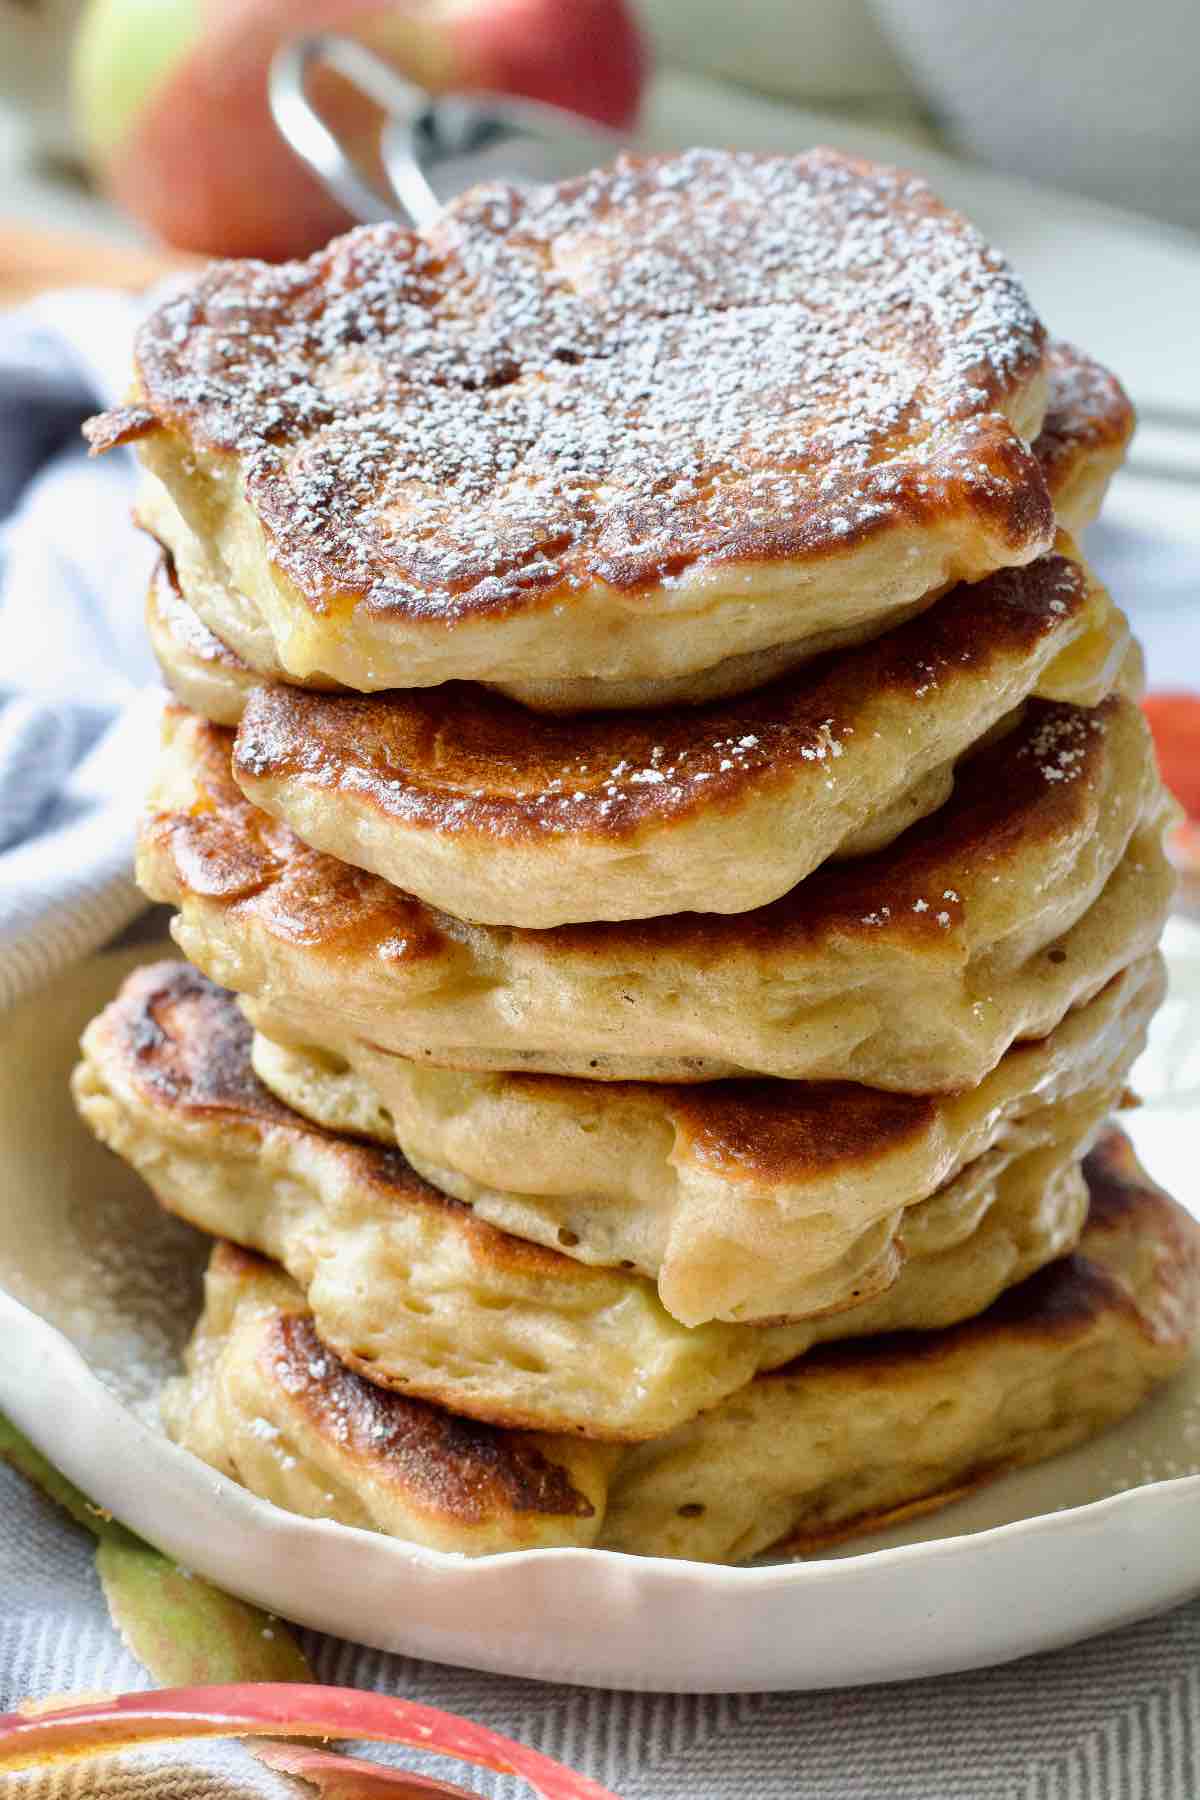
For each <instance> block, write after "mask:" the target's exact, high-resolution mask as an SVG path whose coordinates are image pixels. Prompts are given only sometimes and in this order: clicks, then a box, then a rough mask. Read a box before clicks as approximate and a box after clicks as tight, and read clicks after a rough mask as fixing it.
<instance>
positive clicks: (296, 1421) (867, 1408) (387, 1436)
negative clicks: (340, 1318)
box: [164, 1132, 1198, 1562]
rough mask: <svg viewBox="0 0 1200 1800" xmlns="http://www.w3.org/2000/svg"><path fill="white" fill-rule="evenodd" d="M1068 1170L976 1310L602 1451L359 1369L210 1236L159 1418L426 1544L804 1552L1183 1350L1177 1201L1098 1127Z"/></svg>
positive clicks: (1109, 1420)
mask: <svg viewBox="0 0 1200 1800" xmlns="http://www.w3.org/2000/svg"><path fill="white" fill-rule="evenodd" d="M1085 1171H1086V1175H1087V1184H1088V1189H1089V1191H1090V1196H1091V1212H1090V1216H1089V1218H1088V1222H1087V1229H1086V1231H1085V1233H1084V1236H1083V1240H1082V1242H1081V1244H1080V1246H1079V1249H1078V1251H1077V1252H1076V1253H1075V1254H1073V1255H1070V1256H1066V1257H1064V1258H1063V1259H1062V1260H1060V1261H1058V1262H1055V1263H1053V1264H1051V1265H1050V1266H1049V1267H1047V1268H1045V1269H1043V1270H1042V1271H1041V1273H1039V1274H1036V1275H1034V1276H1032V1277H1031V1278H1030V1279H1029V1280H1027V1281H1025V1282H1023V1283H1022V1284H1021V1285H1019V1286H1017V1287H1014V1288H1011V1289H1010V1290H1009V1291H1008V1292H1007V1293H1006V1294H1005V1295H1004V1296H1003V1297H1002V1298H1001V1299H1000V1300H998V1301H997V1302H996V1303H995V1304H994V1305H993V1306H992V1307H991V1309H990V1310H989V1311H987V1312H985V1313H984V1314H983V1315H982V1316H981V1317H979V1318H977V1319H975V1320H973V1321H971V1322H969V1323H966V1324H961V1325H958V1326H956V1327H953V1328H951V1329H948V1330H945V1331H941V1332H936V1333H908V1334H894V1335H892V1336H888V1337H882V1338H878V1339H873V1340H867V1341H865V1342H863V1343H858V1344H847V1345H839V1346H831V1347H829V1348H827V1349H825V1350H819V1351H815V1352H812V1353H810V1354H809V1355H808V1356H806V1357H805V1358H804V1359H803V1361H801V1362H799V1363H794V1364H792V1365H790V1366H789V1367H787V1368H784V1369H781V1370H779V1371H777V1372H776V1373H774V1374H771V1375H765V1376H760V1377H759V1378H758V1379H757V1380H755V1381H754V1382H752V1383H751V1384H750V1385H749V1386H748V1387H746V1388H743V1389H742V1390H740V1391H739V1392H738V1393H737V1394H735V1395H732V1396H731V1397H730V1398H729V1399H728V1400H727V1401H725V1402H724V1403H723V1404H721V1405H720V1406H718V1407H716V1408H714V1409H713V1410H712V1411H711V1412H708V1413H706V1414H704V1415H703V1416H702V1417H701V1418H699V1419H696V1420H693V1421H692V1422H691V1423H689V1424H686V1425H684V1426H682V1427H680V1428H679V1429H678V1430H676V1431H675V1432H673V1433H671V1434H670V1435H669V1436H668V1437H665V1438H662V1439H659V1440H657V1441H656V1442H653V1443H649V1444H644V1445H641V1446H639V1447H638V1448H636V1449H634V1450H631V1451H625V1452H620V1451H614V1450H612V1449H611V1448H605V1447H603V1446H600V1445H594V1444H582V1443H577V1442H576V1443H573V1442H572V1441H571V1440H569V1439H564V1438H562V1437H557V1438H555V1437H540V1438H534V1437H528V1436H524V1435H520V1434H516V1433H509V1432H502V1431H496V1430H493V1429H489V1428H488V1427H486V1426H476V1425H472V1424H469V1423H466V1422H464V1421H461V1420H456V1419H454V1418H453V1417H452V1416H451V1415H448V1414H445V1413H442V1412H440V1411H439V1410H438V1409H437V1408H434V1407H429V1406H424V1405H423V1404H422V1403H421V1402H419V1401H414V1400H411V1399H409V1398H407V1397H405V1396H401V1395H398V1394H393V1393H388V1392H386V1391H384V1390H383V1389H380V1388H378V1387H375V1386H373V1385H372V1384H370V1383H368V1382H366V1381H364V1380H363V1379H362V1378H361V1377H360V1376H358V1375H356V1374H354V1373H352V1372H351V1371H350V1370H348V1369H346V1368H344V1367H342V1366H339V1364H338V1363H337V1362H336V1360H335V1359H334V1358H333V1357H332V1356H331V1355H330V1354H329V1353H328V1352H327V1351H325V1350H324V1349H323V1348H322V1347H321V1345H320V1340H319V1339H317V1338H316V1336H315V1334H314V1333H313V1331H312V1325H311V1320H310V1319H309V1317H308V1316H307V1314H306V1309H305V1307H304V1302H303V1298H302V1296H301V1294H300V1292H299V1290H298V1289H297V1288H295V1287H294V1286H292V1285H291V1284H290V1283H288V1282H287V1281H286V1279H285V1278H284V1277H282V1276H281V1275H279V1274H278V1273H277V1272H276V1271H273V1270H272V1269H271V1268H270V1266H269V1265H267V1264H263V1263H261V1262H258V1261H257V1259H252V1258H248V1257H245V1256H244V1255H243V1254H242V1253H240V1252H237V1251H232V1250H231V1249H230V1248H229V1247H228V1246H218V1248H217V1250H216V1251H215V1252H214V1257H213V1264H212V1269H211V1271H210V1276H209V1284H208V1291H207V1296H208V1297H207V1304H206V1310H205V1314H204V1316H203V1318H202V1319H201V1321H200V1324H199V1325H198V1327H197V1330H196V1334H195V1336H194V1338H193V1341H192V1347H191V1350H190V1352H189V1356H188V1372H187V1374H186V1376H185V1377H184V1378H183V1379H181V1380H179V1381H177V1382H175V1383H173V1384H172V1385H171V1387H170V1388H169V1389H168V1392H167V1396H166V1403H165V1407H164V1412H165V1416H166V1421H167V1425H168V1429H169V1430H170V1432H171V1435H172V1436H173V1437H174V1438H176V1440H177V1441H178V1442H180V1443H182V1444H184V1445H185V1446H186V1447H187V1448H189V1449H191V1450H192V1451H194V1452H195V1453H196V1454H197V1455H198V1456H201V1457H203V1458H204V1460H205V1461H206V1462H208V1463H210V1464H212V1465H213V1466H214V1467H216V1468H218V1469H221V1470H222V1471H223V1472H224V1473H225V1474H227V1475H231V1476H232V1477H233V1478H234V1479H235V1480H239V1481H241V1482H243V1483H244V1485H245V1486H247V1487H249V1488H250V1489H251V1490H252V1491H253V1492H255V1493H257V1494H261V1495H262V1496H264V1497H265V1498H267V1499H269V1500H272V1501H274V1502H275V1503H276V1504H277V1505H280V1506H284V1507H287V1508H288V1509H290V1510H291V1511H294V1512H299V1513H303V1514H306V1515H308V1516H309V1517H320V1518H334V1519H341V1520H343V1521H344V1522H346V1523H348V1524H354V1525H363V1526H368V1527H372V1528H374V1529H375V1530H378V1531H383V1532H386V1533H389V1534H391V1535H394V1536H397V1537H401V1538H406V1539H409V1540H415V1541H416V1542H418V1543H423V1544H427V1545H430V1546H432V1547H433V1548H437V1549H452V1550H457V1551H462V1552H465V1553H467V1554H480V1553H484V1552H487V1551H490V1550H501V1549H520V1548H524V1547H526V1546H529V1545H531V1544H536V1543H551V1544H561V1543H575V1544H579V1545H590V1544H597V1543H598V1544H599V1545H600V1546H602V1547H605V1548H612V1549H617V1550H626V1551H634V1552H640V1553H643V1554H646V1555H658V1556H682V1557H695V1558H699V1559H702V1560H706V1561H716V1562H744V1561H747V1560H749V1559H750V1558H751V1557H753V1556H755V1555H758V1554H761V1553H763V1552H767V1551H771V1550H774V1552H775V1553H776V1554H792V1555H797V1554H804V1553H805V1552H807V1551H813V1552H815V1553H817V1554H819V1553H820V1551H821V1549H822V1548H823V1547H824V1546H825V1545H827V1544H828V1543H830V1542H831V1541H836V1540H837V1539H839V1538H846V1537H850V1536H853V1535H854V1534H856V1533H861V1532H868V1531H874V1530H878V1529H881V1528H882V1527H885V1526H886V1525H888V1524H889V1523H892V1522H894V1521H895V1520H897V1519H900V1518H904V1517H911V1516H913V1514H914V1513H918V1512H924V1511H930V1510H933V1509H934V1508H936V1507H938V1506H941V1505H944V1504H945V1503H946V1502H948V1501H950V1500H954V1499H956V1498H958V1497H959V1496H960V1495H961V1494H963V1493H965V1492H968V1491H969V1490H970V1489H972V1488H974V1487H976V1486H978V1485H979V1484H980V1483H982V1482H984V1481H988V1480H992V1479H995V1478H996V1477H998V1476H1000V1475H1002V1474H1004V1473H1005V1472H1006V1471H1008V1470H1010V1469H1015V1468H1019V1467H1021V1466H1023V1465H1025V1464H1028V1463H1032V1462H1037V1461H1040V1460H1042V1459H1044V1458H1046V1457H1049V1456H1052V1455H1055V1454H1057V1453H1058V1452H1059V1451H1062V1450H1065V1449H1067V1448H1069V1447H1070V1446H1072V1445H1074V1444H1078V1443H1080V1442H1082V1441H1083V1440H1085V1439H1086V1438H1089V1437H1092V1436H1095V1435H1096V1434H1097V1433H1098V1432H1100V1431H1103V1430H1105V1429H1106V1428H1107V1427H1109V1426H1111V1425H1112V1424H1114V1423H1115V1422H1116V1421H1117V1420H1119V1419H1121V1418H1123V1417H1125V1416H1126V1415H1127V1414H1128V1413H1129V1412H1131V1411H1132V1410H1133V1409H1134V1408H1135V1407H1136V1406H1138V1405H1139V1404H1140V1403H1141V1401H1142V1400H1143V1399H1144V1398H1145V1397H1146V1395H1147V1394H1148V1393H1149V1392H1150V1391H1151V1390H1152V1389H1153V1388H1154V1387H1156V1386H1157V1385H1158V1384H1159V1383H1160V1382H1162V1381H1163V1380H1165V1379H1166V1378H1167V1377H1169V1376H1170V1375H1171V1374H1173V1373H1174V1372H1175V1371H1176V1370H1177V1369H1178V1368H1179V1366H1180V1365H1181V1363H1182V1362H1183V1361H1184V1360H1185V1358H1186V1356H1187V1355H1188V1353H1189V1351H1190V1349H1191V1347H1192V1343H1193V1341H1194V1338H1195V1335H1196V1329H1197V1305H1198V1291H1197V1290H1198V1279H1197V1274H1198V1271H1197V1262H1198V1256H1197V1226H1196V1224H1195V1222H1194V1220H1193V1219H1191V1218H1190V1217H1189V1215H1188V1214H1187V1213H1186V1212H1184V1210H1183V1208H1182V1207H1179V1206H1177V1205H1175V1204H1174V1202H1172V1201H1171V1200H1169V1199H1168V1198H1167V1197H1166V1196H1165V1195H1164V1194H1163V1193H1162V1192H1161V1191H1160V1190H1159V1189H1157V1188H1155V1187H1154V1186H1153V1185H1152V1184H1151V1183H1150V1182H1149V1181H1148V1180H1147V1179H1146V1177H1145V1176H1144V1174H1143V1173H1142V1172H1141V1170H1140V1169H1139V1168H1138V1166H1137V1164H1136V1162H1135V1161H1134V1159H1133V1156H1132V1153H1131V1151H1130V1150H1129V1147H1128V1144H1127V1143H1126V1141H1125V1139H1124V1138H1122V1137H1121V1136H1120V1134H1119V1133H1116V1132H1112V1133H1110V1134H1108V1136H1106V1138H1105V1139H1104V1141H1103V1143H1102V1144H1101V1145H1100V1146H1099V1148H1098V1149H1097V1150H1096V1151H1094V1152H1093V1153H1092V1155H1091V1156H1090V1157H1089V1158H1088V1161H1087V1163H1086V1165H1085ZM606 1477H607V1480H606ZM606 1486H607V1487H608V1500H607V1511H606V1510H605V1498H604V1494H605V1488H606Z"/></svg>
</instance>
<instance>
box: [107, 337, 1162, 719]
mask: <svg viewBox="0 0 1200 1800" xmlns="http://www.w3.org/2000/svg"><path fill="white" fill-rule="evenodd" d="M1046 367H1047V375H1048V378H1049V398H1048V404H1047V411H1046V418H1045V422H1044V424H1043V428H1042V431H1041V434H1040V435H1039V437H1038V439H1037V442H1036V443H1035V444H1034V446H1033V449H1034V454H1035V456H1036V457H1037V459H1038V463H1039V465H1040V467H1041V469H1042V473H1043V475H1044V477H1045V480H1046V485H1047V487H1048V489H1049V492H1050V498H1051V501H1052V503H1053V506H1054V513H1055V517H1056V519H1057V520H1058V523H1059V526H1060V527H1061V528H1062V529H1063V530H1064V531H1066V532H1068V533H1071V534H1076V533H1078V532H1080V531H1082V530H1083V528H1084V526H1085V525H1087V524H1089V523H1090V522H1091V520H1092V519H1093V518H1095V516H1096V514H1097V512H1098V511H1099V510H1100V503H1101V501H1102V499H1103V497H1104V492H1105V489H1106V488H1107V486H1108V483H1109V481H1110V480H1111V478H1112V476H1113V474H1114V473H1115V471H1116V469H1117V468H1118V466H1119V465H1120V462H1121V460H1122V457H1123V455H1124V451H1125V446H1126V444H1127V443H1128V440H1129V437H1130V434H1131V432H1132V429H1133V409H1132V407H1131V406H1130V404H1129V401H1128V399H1127V397H1126V395H1125V393H1124V391H1123V390H1122V388H1121V386H1120V384H1119V382H1117V381H1116V380H1115V378H1114V377H1113V376H1111V375H1109V374H1108V373H1107V372H1106V371H1105V370H1104V369H1102V368H1100V367H1099V365H1098V364H1096V363H1093V362H1091V361H1090V360H1089V359H1088V358H1087V357H1085V356H1083V355H1082V354H1081V352H1079V351H1077V350H1074V349H1073V348H1071V347H1070V346H1069V345H1065V344H1054V345H1052V346H1051V347H1050V350H1049V352H1048V354H1047V359H1046ZM139 518H140V521H141V523H142V524H143V525H144V526H145V528H146V529H147V530H148V531H149V532H150V533H151V534H152V535H153V536H155V537H156V538H157V539H158V540H159V542H160V544H161V545H162V546H163V547H164V550H165V552H166V557H167V563H168V565H169V568H170V571H171V577H170V579H171V581H173V582H174V583H175V584H176V586H175V593H174V595H172V594H171V593H170V592H169V591H168V586H167V585H166V583H167V577H166V575H165V573H161V572H160V575H159V576H158V577H157V578H156V580H155V582H154V584H153V585H152V588H151V593H150V598H149V603H148V608H147V611H148V619H149V624H150V631H151V636H152V639H153V641H154V645H155V650H156V653H157V655H158V658H159V662H160V663H161V665H162V667H163V672H164V675H165V676H166V678H167V680H168V682H169V684H170V685H171V687H172V688H173V689H174V690H175V692H176V693H177V694H178V696H179V698H180V699H181V700H183V702H184V703H185V705H187V706H191V707H193V708H194V709H195V710H196V711H197V712H202V713H204V714H205V716H206V717H208V718H212V719H215V720H216V721H217V722H218V723H219V724H222V725H232V724H236V723H237V720H238V719H239V718H240V717H241V711H242V707H243V706H244V704H245V695H246V693H248V692H249V690H250V688H251V687H253V686H255V685H257V683H258V681H259V679H260V678H261V677H262V676H268V677H271V678H273V679H276V680H285V679H286V680H289V681H293V682H294V681H295V680H296V677H295V675H294V674H292V673H289V672H287V671H285V670H284V669H283V668H282V666H281V665H280V663H279V660H278V657H277V656H276V654H275V645H274V640H273V639H272V637H271V635H270V632H269V631H267V630H266V629H265V627H264V624H263V621H262V618H261V615H260V614H258V613H256V612H255V610H254V609H253V608H252V607H250V606H249V605H248V604H247V603H246V601H245V600H244V598H243V597H241V596H238V595H235V594H234V592H233V591H232V590H231V589H230V587H229V585H228V583H227V582H226V581H225V580H224V579H223V578H222V576H221V574H220V570H219V567H215V566H214V562H213V559H212V557H211V556H210V555H209V554H208V552H207V551H206V549H205V546H204V545H203V544H202V543H201V542H200V541H199V540H198V539H197V538H196V537H195V536H194V534H193V533H192V532H191V531H189V529H188V527H187V526H186V525H185V524H184V521H183V519H182V518H181V516H180V514H179V511H178V509H177V508H176V507H175V505H174V503H173V502H172V500H171V498H170V496H169V495H168V493H167V491H166V489H165V488H164V487H163V486H162V484H161V482H157V481H154V480H153V479H152V478H150V477H147V479H146V481H145V483H144V487H143V492H142V495H141V499H140V502H139ZM180 588H182V590H183V591H184V592H186V594H187V600H186V601H184V600H183V598H182V594H181V592H180ZM937 597H938V596H937V593H936V592H935V593H933V594H930V595H927V596H925V597H924V598H923V599H922V600H921V601H920V602H919V603H918V604H917V605H916V606H915V607H913V608H911V609H906V610H911V611H920V610H923V608H924V607H925V606H926V605H928V604H932V602H933V601H934V600H936V598H937ZM189 613H190V614H191V617H190V618H188V617H187V616H186V615H187V614H189ZM900 617H901V615H900V613H897V614H895V615H893V616H892V617H891V618H890V619H889V620H888V621H886V623H888V624H898V623H900ZM202 618H203V619H207V620H208V621H209V622H210V624H212V625H214V626H216V627H218V628H219V629H220V630H221V632H222V633H223V637H220V638H218V637H215V635H214V633H213V632H210V631H209V630H208V627H207V626H205V625H204V624H203V623H202ZM869 635H871V634H870V633H869V632H867V631H865V630H864V628H863V627H862V625H859V626H857V627H847V628H845V630H844V631H843V632H842V633H841V634H838V633H830V634H827V635H826V636H823V637H818V638H808V639H805V640H802V641H801V642H800V643H798V644H796V643H785V644H782V645H780V646H778V647H777V648H776V649H774V650H761V651H751V652H748V653H747V654H746V655H744V656H740V657H726V658H725V659H724V660H723V661H722V662H720V663H718V664H717V665H716V666H715V667H714V668H712V669H710V670H703V671H699V672H694V673H692V674H687V675H675V676H671V675H669V674H664V675H663V676H661V677H660V678H659V679H657V680H655V681H652V682H648V683H647V682H643V683H622V684H618V685H617V686H615V687H614V685H613V684H611V683H606V682H602V681H596V680H589V679H587V678H581V679H580V680H579V681H576V682H573V683H566V684H558V685H556V686H555V687H554V688H553V690H552V692H550V693H549V694H545V693H543V692H542V690H541V689H540V688H539V689H537V690H536V691H535V692H534V693H532V694H531V693H530V692H528V691H526V690H525V689H524V687H523V686H522V684H521V683H520V682H517V683H515V684H510V685H509V686H508V687H507V688H506V685H505V683H504V682H498V683H494V684H489V683H485V685H495V686H497V687H498V688H499V689H500V691H502V692H508V693H510V694H511V695H512V696H513V697H514V698H518V699H524V701H525V702H526V704H530V703H531V702H532V703H533V704H535V705H539V706H546V707H548V709H549V710H551V711H554V710H562V709H563V708H564V707H566V706H568V705H569V704H570V703H571V702H572V701H573V702H574V705H575V706H576V708H578V707H582V706H616V705H618V704H620V705H624V706H627V707H628V706H639V707H640V706H663V705H670V704H676V703H678V702H680V701H683V702H688V703H692V704H695V703H699V702H702V701H705V700H710V699H713V698H715V697H720V696H721V695H726V694H731V693H734V692H742V691H745V690H747V689H750V688H753V687H758V686H761V685H762V684H763V683H765V682H767V681H770V680H772V679H773V678H774V677H775V676H777V675H779V674H783V673H785V672H786V671H787V670H789V669H791V668H795V667H797V666H799V665H800V664H801V663H803V662H805V661H808V660H810V659H811V658H812V657H813V656H814V655H816V654H817V653H818V651H820V650H827V649H829V648H831V647H833V645H834V644H835V642H837V641H840V640H844V641H845V643H847V644H848V643H856V642H859V641H861V640H862V639H863V638H864V637H866V636H869ZM235 643H236V644H237V645H238V647H239V650H240V652H241V654H239V651H238V650H235V649H234V647H233V646H234V644H235ZM214 662H217V663H219V665H220V669H219V674H220V680H219V681H218V680H216V679H215V677H216V675H217V673H218V671H217V670H215V669H214V667H213V664H214ZM303 685H306V686H315V687H318V688H322V687H329V686H331V685H335V684H331V683H330V682H329V681H328V680H325V679H323V678H321V677H319V676H317V677H314V676H310V677H308V678H306V680H305V682H304V684H303ZM551 702H553V704H551Z"/></svg>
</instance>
